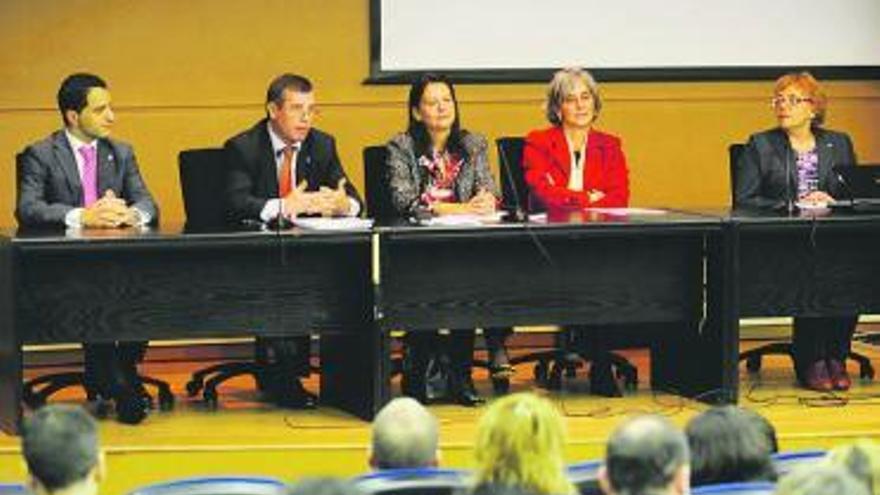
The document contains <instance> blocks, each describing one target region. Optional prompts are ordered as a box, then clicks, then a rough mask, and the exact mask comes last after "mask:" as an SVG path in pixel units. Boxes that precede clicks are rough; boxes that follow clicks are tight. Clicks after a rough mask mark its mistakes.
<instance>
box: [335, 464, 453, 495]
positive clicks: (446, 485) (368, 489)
mask: <svg viewBox="0 0 880 495" xmlns="http://www.w3.org/2000/svg"><path fill="white" fill-rule="evenodd" d="M469 478H470V472H469V471H465V470H461V469H439V468H411V469H385V470H382V471H376V472H373V473H369V474H365V475H362V476H359V477H357V478H354V479H353V480H352V481H353V482H354V485H355V486H356V487H357V488H358V489H359V490H360V491H361V492H362V493H363V494H364V495H452V494H454V493H458V492H459V491H461V490H464V489H466V488H467V487H468V486H469V485H468V479H469Z"/></svg>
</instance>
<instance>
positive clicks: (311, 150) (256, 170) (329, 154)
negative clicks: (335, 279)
mask: <svg viewBox="0 0 880 495" xmlns="http://www.w3.org/2000/svg"><path fill="white" fill-rule="evenodd" d="M267 125H268V124H267V120H266V119H263V120H261V121H259V122H257V124H256V125H254V126H253V127H251V128H250V129H248V130H247V131H245V132H242V133H241V134H238V135H237V136H235V137H233V138H232V139H230V140H228V141H226V145H225V149H226V157H227V167H228V174H229V175H228V180H227V183H226V185H227V189H226V199H227V201H228V207H229V212H230V214H231V217H232V219H233V220H234V221H241V220H244V219H259V218H260V212H261V211H262V210H263V207H264V206H265V205H266V202H267V201H268V200H270V199H273V198H277V197H278V168H277V165H276V159H275V156H274V155H273V151H272V142H271V140H270V139H269V131H268V129H267ZM343 177H345V179H346V183H345V192H346V194H348V196H349V197H350V198H353V199H355V200H356V201H357V202H358V204H359V205H360V206H361V211H363V202H362V201H361V198H360V196H359V195H358V193H357V190H356V189H355V188H354V186H353V185H352V184H351V181H350V180H348V177H347V176H346V175H345V171H344V170H343V169H342V164H341V163H340V161H339V154H338V153H337V152H336V141H335V140H334V139H333V136H331V135H329V134H327V133H324V132H321V131H319V130H317V129H312V130H310V131H309V134H308V135H307V136H306V139H305V140H304V141H303V142H302V145H301V149H300V150H299V152H298V153H297V155H296V184H299V183H300V182H301V181H303V180H305V181H307V182H308V187H307V188H306V190H307V191H317V190H318V189H319V188H320V187H321V186H325V187H329V188H331V189H335V188H336V185H337V184H338V182H339V179H341V178H343ZM294 187H295V185H294Z"/></svg>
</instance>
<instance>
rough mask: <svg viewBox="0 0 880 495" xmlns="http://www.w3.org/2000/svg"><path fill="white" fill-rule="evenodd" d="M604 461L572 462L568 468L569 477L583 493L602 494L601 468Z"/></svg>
mask: <svg viewBox="0 0 880 495" xmlns="http://www.w3.org/2000/svg"><path fill="white" fill-rule="evenodd" d="M601 467H602V461H586V462H579V463H577V464H571V465H569V466H568V468H567V469H566V471H567V475H568V479H569V480H571V482H572V483H573V484H574V486H576V487H577V489H578V492H579V493H580V494H581V495H602V488H601V487H600V486H599V468H601Z"/></svg>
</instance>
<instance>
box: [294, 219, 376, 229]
mask: <svg viewBox="0 0 880 495" xmlns="http://www.w3.org/2000/svg"><path fill="white" fill-rule="evenodd" d="M293 224H294V225H296V226H297V227H302V228H304V229H313V230H367V229H369V228H370V227H372V226H373V219H372V218H358V217H332V218H324V217H310V218H297V219H296V220H294V221H293Z"/></svg>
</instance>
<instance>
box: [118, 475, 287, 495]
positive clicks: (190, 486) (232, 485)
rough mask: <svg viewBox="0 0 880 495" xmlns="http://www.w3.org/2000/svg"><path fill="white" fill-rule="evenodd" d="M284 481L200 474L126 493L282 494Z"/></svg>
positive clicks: (175, 494)
mask: <svg viewBox="0 0 880 495" xmlns="http://www.w3.org/2000/svg"><path fill="white" fill-rule="evenodd" d="M285 493H287V486H286V485H285V483H284V482H283V481H281V480H279V479H276V478H269V477H265V476H200V477H195V478H183V479H178V480H172V481H165V482H162V483H156V484H153V485H149V486H144V487H141V488H138V489H136V490H134V491H131V492H129V493H128V495H284V494H285Z"/></svg>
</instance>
